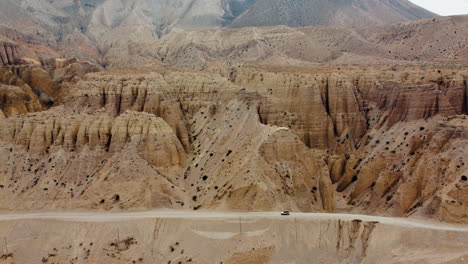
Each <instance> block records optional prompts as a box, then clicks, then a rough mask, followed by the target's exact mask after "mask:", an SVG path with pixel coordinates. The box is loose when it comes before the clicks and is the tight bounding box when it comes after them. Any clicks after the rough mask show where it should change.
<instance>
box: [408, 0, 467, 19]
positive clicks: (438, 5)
mask: <svg viewBox="0 0 468 264" xmlns="http://www.w3.org/2000/svg"><path fill="white" fill-rule="evenodd" d="M410 1H411V2H413V3H415V4H417V5H419V6H422V7H424V8H426V9H428V10H430V11H432V12H434V13H436V14H439V15H443V16H449V15H460V14H468V0H410Z"/></svg>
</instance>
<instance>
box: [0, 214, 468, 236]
mask: <svg viewBox="0 0 468 264" xmlns="http://www.w3.org/2000/svg"><path fill="white" fill-rule="evenodd" d="M152 218H154V219H168V218H169V219H170V218H174V219H207V220H208V219H226V220H229V219H239V218H240V219H241V220H249V219H256V220H258V219H261V218H265V219H291V218H295V219H302V220H345V221H346V220H348V221H351V220H362V221H364V222H378V223H380V224H385V225H391V226H401V227H412V228H422V229H428V230H440V231H454V232H467V233H468V225H455V224H448V223H441V222H436V221H427V220H421V219H413V218H396V217H382V216H371V215H359V214H325V213H291V215H289V216H281V215H280V212H193V211H174V210H157V211H137V212H41V213H23V214H0V221H15V220H35V219H37V220H59V221H74V222H113V221H125V220H139V219H152Z"/></svg>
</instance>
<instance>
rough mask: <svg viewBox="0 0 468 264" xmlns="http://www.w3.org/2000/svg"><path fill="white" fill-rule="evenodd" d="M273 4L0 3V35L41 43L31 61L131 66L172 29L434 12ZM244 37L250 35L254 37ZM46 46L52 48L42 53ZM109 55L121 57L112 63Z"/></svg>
mask: <svg viewBox="0 0 468 264" xmlns="http://www.w3.org/2000/svg"><path fill="white" fill-rule="evenodd" d="M275 1H276V0H258V1H257V0H229V1H225V0H177V1H163V0H157V1H148V0H131V1H121V0H108V1H101V0H86V1H67V0H54V1H46V0H19V1H11V0H2V1H1V2H0V7H1V8H0V34H2V35H5V36H7V37H8V38H10V39H12V40H13V41H17V42H25V43H26V45H27V46H34V44H38V43H40V44H42V45H43V46H45V47H44V48H43V49H39V50H38V49H37V48H36V49H33V53H36V58H34V59H36V60H40V58H44V57H50V54H48V53H53V52H55V51H61V53H62V54H63V55H65V56H67V57H75V58H79V59H82V60H88V61H94V62H95V63H98V64H100V65H102V66H104V67H106V66H108V65H109V64H114V65H115V64H120V63H121V61H122V60H125V59H132V63H133V64H137V63H136V62H135V61H140V62H139V64H144V63H147V62H148V59H155V58H156V59H158V53H156V54H155V52H154V50H153V47H154V45H155V41H157V40H158V39H159V38H161V37H162V36H164V35H166V34H168V33H169V32H171V31H172V30H173V29H176V28H178V29H185V30H194V29H197V30H199V29H210V28H223V27H226V26H235V27H249V26H265V25H268V26H275V25H286V26H310V25H335V26H368V25H376V24H377V25H382V24H388V23H396V22H404V21H408V20H414V19H420V18H426V17H432V16H435V15H434V14H432V13H429V12H428V11H426V10H424V9H421V8H419V7H417V6H414V5H412V4H410V3H409V2H407V1H406V0H393V1H377V0H366V1H338V0H334V1H323V0H309V1H305V2H301V3H299V2H297V1H290V0H288V1H280V2H281V3H277V2H275ZM272 7H275V8H272ZM252 14H255V16H252ZM253 17H254V19H253V20H252V18H253ZM258 19H260V20H261V21H260V22H258V21H257V20H258ZM251 20H252V21H251ZM233 21H234V22H233ZM232 22H233V24H231V23H232ZM251 38H252V41H255V40H256V38H255V36H252V37H251ZM19 40H22V41H19ZM50 48H51V49H52V50H53V51H52V50H50V51H48V50H47V49H50ZM135 53H137V54H135ZM116 57H117V58H119V59H121V60H117V61H115V59H116ZM306 57H307V56H306ZM279 59H280V58H278V60H279ZM109 60H111V62H109ZM112 60H114V61H113V62H112ZM304 60H306V61H308V60H309V58H304ZM314 61H315V60H314Z"/></svg>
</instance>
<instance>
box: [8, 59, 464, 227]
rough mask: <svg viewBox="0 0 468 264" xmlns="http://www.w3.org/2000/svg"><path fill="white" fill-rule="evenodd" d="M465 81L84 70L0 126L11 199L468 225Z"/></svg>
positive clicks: (380, 72) (320, 73)
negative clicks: (36, 109) (54, 97)
mask: <svg viewBox="0 0 468 264" xmlns="http://www.w3.org/2000/svg"><path fill="white" fill-rule="evenodd" d="M439 70H440V72H439ZM466 76H467V73H466V72H465V71H464V70H459V69H450V68H446V69H438V68H430V67H428V68H419V67H410V66H406V67H397V68H393V69H386V68H378V67H374V68H372V69H369V68H360V67H354V68H351V67H349V68H345V69H340V70H338V69H335V68H307V69H304V68H297V69H294V71H291V70H288V69H265V68H255V67H249V68H244V69H243V70H241V71H239V72H238V73H237V75H236V77H235V79H234V80H233V82H231V81H229V80H228V79H226V78H224V77H221V76H219V75H217V74H214V73H206V72H204V73H202V72H182V71H170V70H160V71H151V70H150V71H146V73H145V70H142V71H141V72H126V73H123V72H119V73H93V74H88V75H87V76H86V77H85V78H84V79H83V80H81V81H79V82H78V83H76V84H74V85H70V86H68V88H67V89H68V90H67V93H68V97H67V98H66V99H65V100H64V104H63V105H62V106H60V107H54V108H52V109H51V110H49V111H46V112H41V113H36V114H29V115H26V116H19V117H15V118H8V119H4V120H3V121H0V128H1V129H0V141H1V142H3V143H2V148H3V149H4V151H2V153H3V154H2V156H1V157H2V162H3V164H6V165H4V166H3V167H2V171H1V175H3V177H2V178H1V179H2V183H1V185H3V186H4V188H5V189H4V191H2V195H3V196H1V197H2V199H3V200H5V201H8V202H6V204H11V206H10V207H9V208H15V206H19V208H23V209H31V208H41V207H43V206H46V207H48V208H52V209H53V208H75V207H80V208H102V209H111V208H115V207H118V208H153V207H170V208H192V209H210V210H281V209H291V210H301V211H333V210H334V208H340V209H347V210H354V211H356V212H365V213H371V214H383V215H397V216H407V215H414V214H416V215H423V216H428V217H438V218H440V219H443V220H448V221H461V222H462V221H466V218H467V217H466V215H465V212H466V206H467V202H466V201H465V200H464V198H463V197H464V193H465V191H466V190H465V187H466V186H465V185H464V183H465V181H464V180H463V179H464V178H463V177H462V176H465V174H466V168H467V167H466V165H465V164H468V160H466V158H465V156H468V155H466V153H465V148H466V147H465V145H466V143H467V135H466V133H465V132H464V131H465V130H466V122H465V121H466V120H465V119H464V118H465V114H466V113H467V109H466V107H467V106H466V105H467V104H466V102H467V99H466V94H467V92H466V89H467V87H466ZM456 115H458V116H456ZM7 116H8V115H7ZM454 157H455V158H454ZM49 160H50V161H49ZM23 161H24V163H23ZM30 164H32V165H30ZM428 164H431V166H428ZM63 184H65V186H64V185H63ZM116 195H118V196H116ZM31 197H35V198H34V199H33V200H34V202H33V201H28V200H27V199H31ZM116 197H117V198H119V199H117V198H116ZM43 201H47V203H46V202H43Z"/></svg>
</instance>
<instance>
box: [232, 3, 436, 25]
mask: <svg viewBox="0 0 468 264" xmlns="http://www.w3.org/2000/svg"><path fill="white" fill-rule="evenodd" d="M434 16H436V15H435V14H433V13H431V12H429V11H427V10H425V9H423V8H421V7H419V6H416V5H414V4H412V3H411V2H409V1H407V0H383V1H382V0H351V1H349V0H347V1H344V0H309V1H294V0H286V1H284V0H258V1H256V2H255V4H254V5H253V6H252V7H251V8H249V9H248V10H247V11H246V12H245V13H244V14H242V15H240V16H239V17H238V18H236V20H234V22H233V23H232V24H231V25H230V26H231V27H246V26H274V25H287V26H310V25H314V26H318V25H336V26H349V27H369V26H375V25H378V24H389V23H398V22H403V21H407V20H415V19H421V18H428V17H434Z"/></svg>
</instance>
